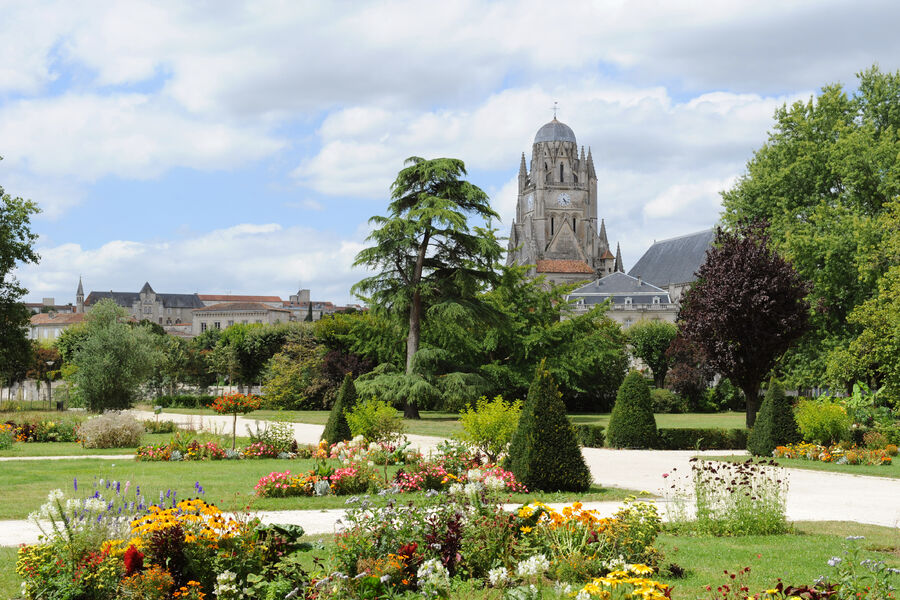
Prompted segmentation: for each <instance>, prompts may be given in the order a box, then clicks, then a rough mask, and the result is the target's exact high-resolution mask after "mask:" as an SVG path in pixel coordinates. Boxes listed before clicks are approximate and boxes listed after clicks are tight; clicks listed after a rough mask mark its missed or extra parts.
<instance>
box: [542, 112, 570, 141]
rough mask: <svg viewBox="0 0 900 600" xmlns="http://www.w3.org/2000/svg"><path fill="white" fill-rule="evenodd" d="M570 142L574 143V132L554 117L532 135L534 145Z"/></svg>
mask: <svg viewBox="0 0 900 600" xmlns="http://www.w3.org/2000/svg"><path fill="white" fill-rule="evenodd" d="M556 141H561V142H572V143H573V144H574V143H575V132H574V131H572V128H571V127H569V126H568V125H566V124H565V123H562V122H560V121H557V120H556V117H553V120H552V121H550V122H549V123H547V124H546V125H544V126H543V127H541V128H540V129H538V132H537V133H536V134H535V135H534V143H535V144H537V143H538V142H556Z"/></svg>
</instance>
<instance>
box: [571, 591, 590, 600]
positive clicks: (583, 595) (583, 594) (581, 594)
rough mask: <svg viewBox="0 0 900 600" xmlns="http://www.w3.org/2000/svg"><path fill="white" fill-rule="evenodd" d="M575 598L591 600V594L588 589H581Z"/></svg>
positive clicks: (577, 599)
mask: <svg viewBox="0 0 900 600" xmlns="http://www.w3.org/2000/svg"><path fill="white" fill-rule="evenodd" d="M575 600H591V595H590V594H588V593H587V592H586V591H584V590H581V591H580V592H578V594H577V595H576V596H575Z"/></svg>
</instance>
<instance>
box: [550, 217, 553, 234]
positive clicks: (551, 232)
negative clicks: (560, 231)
mask: <svg viewBox="0 0 900 600" xmlns="http://www.w3.org/2000/svg"><path fill="white" fill-rule="evenodd" d="M550 237H553V217H550Z"/></svg>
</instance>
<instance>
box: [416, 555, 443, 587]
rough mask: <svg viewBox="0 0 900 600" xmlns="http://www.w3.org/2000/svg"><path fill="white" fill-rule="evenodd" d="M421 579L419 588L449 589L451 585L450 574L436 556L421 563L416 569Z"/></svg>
mask: <svg viewBox="0 0 900 600" xmlns="http://www.w3.org/2000/svg"><path fill="white" fill-rule="evenodd" d="M416 577H417V578H418V580H419V588H420V589H422V588H438V589H448V588H449V587H450V574H449V573H448V572H447V569H445V568H444V565H443V564H441V561H439V560H438V559H436V558H431V559H428V560H426V561H425V562H423V563H422V564H421V565H419V570H418V571H416Z"/></svg>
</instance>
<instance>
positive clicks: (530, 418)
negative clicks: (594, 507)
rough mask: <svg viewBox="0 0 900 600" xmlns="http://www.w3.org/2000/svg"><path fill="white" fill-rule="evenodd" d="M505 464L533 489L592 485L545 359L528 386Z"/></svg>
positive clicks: (571, 488) (584, 488)
mask: <svg viewBox="0 0 900 600" xmlns="http://www.w3.org/2000/svg"><path fill="white" fill-rule="evenodd" d="M505 466H506V468H507V469H509V470H510V471H512V472H513V474H515V476H516V479H518V480H519V481H521V482H522V483H524V484H525V485H526V486H528V489H530V490H544V491H557V490H566V491H575V492H580V491H585V490H587V489H588V488H589V487H590V485H591V472H590V470H589V469H588V467H587V464H586V463H585V462H584V456H582V454H581V448H580V447H579V446H578V440H576V438H575V431H574V430H573V429H572V424H571V423H570V422H569V419H568V418H567V417H566V408H565V405H563V403H562V400H561V398H560V393H559V390H558V389H557V387H556V382H555V381H554V380H553V376H552V375H551V374H550V372H549V371H548V370H547V369H546V368H545V365H544V363H543V362H542V363H541V364H540V366H539V367H538V368H537V371H536V372H535V375H534V381H533V382H532V384H531V389H529V390H528V397H527V399H526V400H525V406H524V407H523V409H522V414H521V416H520V417H519V426H518V428H517V429H516V432H515V433H514V434H513V437H512V440H511V441H510V445H509V455H508V456H507V458H506V461H505Z"/></svg>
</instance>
